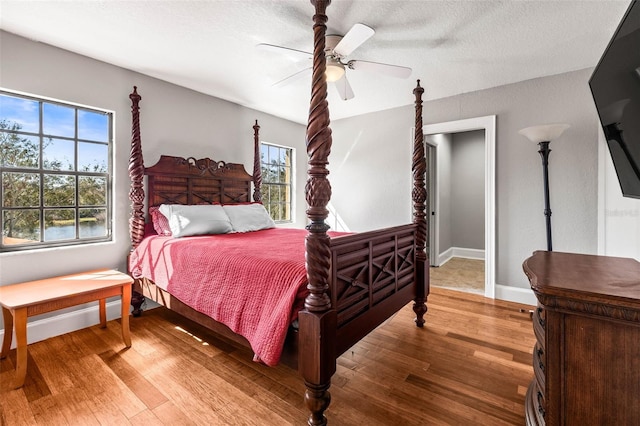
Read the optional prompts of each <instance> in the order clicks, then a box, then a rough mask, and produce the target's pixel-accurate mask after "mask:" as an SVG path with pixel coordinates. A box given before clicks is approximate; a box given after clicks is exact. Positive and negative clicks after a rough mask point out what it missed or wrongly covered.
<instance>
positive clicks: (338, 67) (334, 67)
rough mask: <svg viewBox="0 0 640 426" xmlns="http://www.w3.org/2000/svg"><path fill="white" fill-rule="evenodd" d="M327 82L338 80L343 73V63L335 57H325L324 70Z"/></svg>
mask: <svg viewBox="0 0 640 426" xmlns="http://www.w3.org/2000/svg"><path fill="white" fill-rule="evenodd" d="M325 75H326V76H327V81H328V82H334V81H338V80H340V79H341V78H342V76H343V75H344V65H342V64H341V63H340V62H338V61H336V60H335V59H332V58H329V59H327V69H326V71H325Z"/></svg>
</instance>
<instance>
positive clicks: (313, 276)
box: [298, 0, 337, 426]
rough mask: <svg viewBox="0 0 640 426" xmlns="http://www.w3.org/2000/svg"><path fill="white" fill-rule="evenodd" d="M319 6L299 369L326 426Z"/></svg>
mask: <svg viewBox="0 0 640 426" xmlns="http://www.w3.org/2000/svg"><path fill="white" fill-rule="evenodd" d="M311 3H312V4H313V5H314V6H315V15H314V16H313V21H314V26H313V32H314V39H313V41H314V43H313V46H314V55H313V75H312V83H311V104H310V107H309V123H308V124H307V136H306V145H307V155H308V158H309V161H308V170H307V174H308V179H307V184H306V188H305V192H306V199H307V205H308V209H307V217H308V219H309V222H310V223H309V224H308V225H307V227H306V229H307V230H308V231H309V233H308V234H307V238H306V244H305V247H306V264H307V277H308V279H309V284H308V286H307V288H308V289H309V295H308V296H307V298H306V299H305V307H304V309H303V310H302V311H301V312H300V314H299V326H300V331H299V339H298V348H299V352H298V353H299V355H298V369H299V371H300V374H301V375H302V377H303V378H304V382H305V385H306V387H307V389H306V391H305V398H304V399H305V403H306V405H307V408H308V409H309V411H310V412H311V413H310V415H309V419H308V424H309V425H311V426H316V425H326V424H327V419H326V417H325V416H324V412H325V410H326V409H327V408H328V407H329V403H330V402H331V395H330V394H329V391H328V389H329V386H330V385H331V376H332V375H333V373H335V371H336V344H335V343H336V342H335V340H334V339H335V329H336V327H337V325H336V324H337V314H336V312H335V310H333V309H332V308H331V300H330V298H329V295H328V294H327V290H328V287H329V268H330V262H331V257H330V256H331V251H330V247H329V242H330V241H329V236H328V235H327V231H328V229H329V226H328V225H327V224H326V223H325V219H326V218H327V216H328V213H329V212H328V210H327V204H328V203H329V199H330V198H331V185H330V183H329V180H328V179H327V175H328V174H329V171H328V169H327V164H328V163H329V162H328V158H329V152H330V151H331V129H330V128H329V105H328V102H327V99H326V98H327V82H326V77H325V70H326V62H325V53H324V49H325V34H326V31H327V27H326V22H327V16H326V14H325V11H326V8H327V6H328V5H329V4H330V3H331V0H311Z"/></svg>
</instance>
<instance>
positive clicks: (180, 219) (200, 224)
mask: <svg viewBox="0 0 640 426" xmlns="http://www.w3.org/2000/svg"><path fill="white" fill-rule="evenodd" d="M159 210H160V213H162V214H163V215H165V216H166V217H167V219H169V227H170V228H171V235H172V236H174V237H187V236H190V235H203V234H226V233H227V232H231V231H233V228H232V227H231V222H230V221H229V217H228V216H227V214H226V213H225V211H224V209H223V208H222V206H220V205H193V206H186V205H180V204H162V205H161V206H160V209H159Z"/></svg>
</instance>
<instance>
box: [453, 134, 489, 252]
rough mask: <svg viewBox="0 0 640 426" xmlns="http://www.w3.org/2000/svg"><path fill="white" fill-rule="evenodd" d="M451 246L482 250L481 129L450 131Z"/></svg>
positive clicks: (482, 160)
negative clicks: (451, 140) (451, 136)
mask: <svg viewBox="0 0 640 426" xmlns="http://www.w3.org/2000/svg"><path fill="white" fill-rule="evenodd" d="M452 147H453V150H452V152H451V158H452V160H453V161H452V168H451V180H452V190H451V197H452V200H451V205H452V206H453V208H452V209H451V214H452V226H451V233H452V241H453V247H458V248H463V249H474V250H484V210H485V207H484V197H485V194H484V169H485V166H484V130H472V131H468V132H459V133H454V134H453V144H452Z"/></svg>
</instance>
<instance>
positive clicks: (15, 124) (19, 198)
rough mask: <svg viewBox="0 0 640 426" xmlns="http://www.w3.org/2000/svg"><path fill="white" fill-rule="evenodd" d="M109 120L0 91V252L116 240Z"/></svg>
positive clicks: (101, 113)
mask: <svg viewBox="0 0 640 426" xmlns="http://www.w3.org/2000/svg"><path fill="white" fill-rule="evenodd" d="M112 122H113V113H111V112H106V111H101V110H98V109H92V108H87V107H80V106H78V105H72V104H68V103H63V102H58V101H52V100H44V99H40V98H36V97H33V96H26V95H22V94H17V93H13V92H8V91H4V90H0V186H1V188H2V192H1V193H0V223H1V225H2V226H1V229H2V238H1V239H0V251H3V252H6V251H15V250H24V249H32V248H41V247H52V246H62V245H72V244H79V243H84V242H95V241H109V240H111V172H112V163H111V148H112V143H113V142H112V141H113V135H112Z"/></svg>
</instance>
